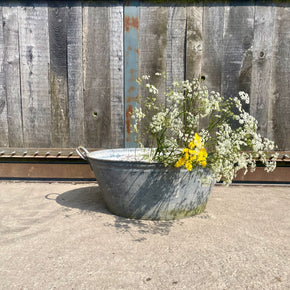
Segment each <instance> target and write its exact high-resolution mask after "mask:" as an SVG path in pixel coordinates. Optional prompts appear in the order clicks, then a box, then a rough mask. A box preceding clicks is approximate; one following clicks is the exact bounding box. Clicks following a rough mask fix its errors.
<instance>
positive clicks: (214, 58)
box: [202, 3, 224, 92]
mask: <svg viewBox="0 0 290 290" xmlns="http://www.w3.org/2000/svg"><path fill="white" fill-rule="evenodd" d="M203 11H204V12H203V56H202V75H204V76H205V83H206V85H207V86H208V88H209V89H210V90H214V91H217V92H220V91H221V82H222V57H223V30H224V6H223V5H217V6H212V5H211V3H205V5H204V8H203Z"/></svg>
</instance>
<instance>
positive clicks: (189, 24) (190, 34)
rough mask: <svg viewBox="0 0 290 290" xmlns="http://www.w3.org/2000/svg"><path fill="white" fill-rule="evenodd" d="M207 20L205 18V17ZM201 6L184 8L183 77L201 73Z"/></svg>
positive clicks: (193, 76) (189, 77)
mask: <svg viewBox="0 0 290 290" xmlns="http://www.w3.org/2000/svg"><path fill="white" fill-rule="evenodd" d="M205 21H207V19H205ZM202 25H203V6H202V5H200V6H189V7H187V8H186V52H185V57H186V61H185V78H186V79H189V80H190V79H193V78H197V77H199V76H200V75H201V67H202V53H203V33H202V27H203V26H202Z"/></svg>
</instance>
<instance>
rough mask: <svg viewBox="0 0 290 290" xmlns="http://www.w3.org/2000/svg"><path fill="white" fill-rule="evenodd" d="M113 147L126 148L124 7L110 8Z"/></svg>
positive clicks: (114, 5) (120, 5)
mask: <svg viewBox="0 0 290 290" xmlns="http://www.w3.org/2000/svg"><path fill="white" fill-rule="evenodd" d="M109 12H110V18H109V19H110V23H109V24H110V28H109V30H110V96H111V146H112V147H113V148H114V147H124V145H125V143H124V122H125V120H124V76H123V74H124V69H123V66H124V56H123V5H122V2H119V3H115V4H113V5H112V6H111V7H110V11H109Z"/></svg>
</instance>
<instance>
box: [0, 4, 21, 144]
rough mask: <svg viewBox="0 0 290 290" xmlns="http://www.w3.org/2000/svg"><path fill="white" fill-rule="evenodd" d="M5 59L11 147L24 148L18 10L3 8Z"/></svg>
mask: <svg viewBox="0 0 290 290" xmlns="http://www.w3.org/2000/svg"><path fill="white" fill-rule="evenodd" d="M3 21H4V22H5V25H4V42H5V48H4V58H5V65H4V67H5V74H6V94H7V107H8V108H7V109H8V128H9V146H10V147H22V146H23V127H22V100H21V93H20V68H19V29H18V8H17V7H7V6H6V7H3Z"/></svg>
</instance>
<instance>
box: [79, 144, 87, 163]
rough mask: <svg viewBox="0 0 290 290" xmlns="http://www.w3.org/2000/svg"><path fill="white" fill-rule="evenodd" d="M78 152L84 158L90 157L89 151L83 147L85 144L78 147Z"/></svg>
mask: <svg viewBox="0 0 290 290" xmlns="http://www.w3.org/2000/svg"><path fill="white" fill-rule="evenodd" d="M76 152H77V153H78V154H79V156H80V157H81V158H83V159H84V160H86V161H88V157H87V155H88V154H89V151H88V150H87V149H86V148H85V147H83V146H79V147H78V148H77V149H76Z"/></svg>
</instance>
